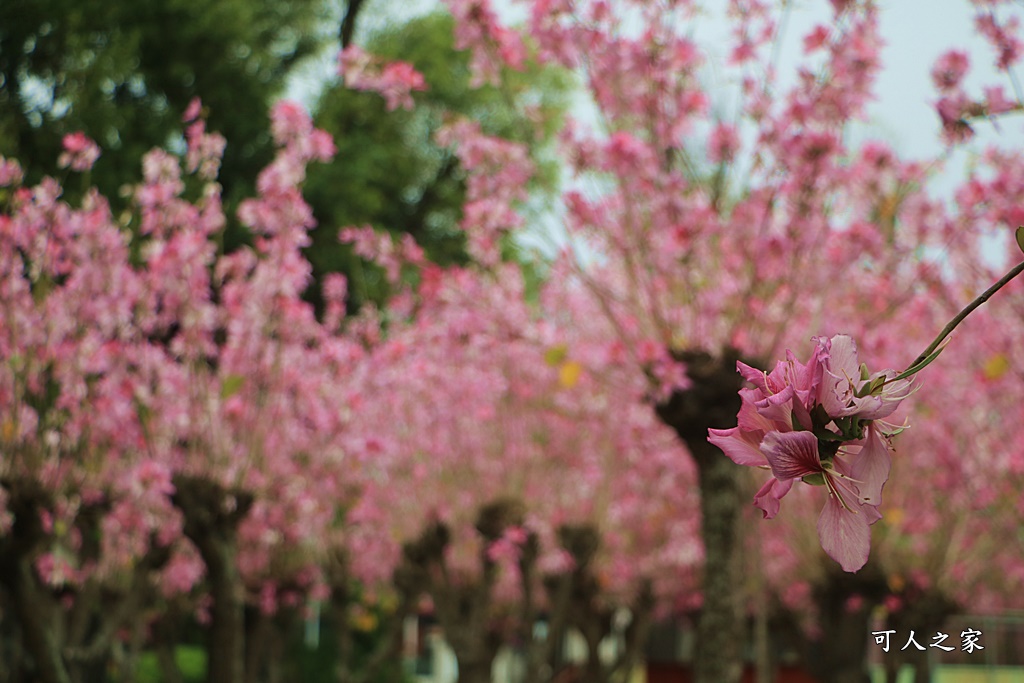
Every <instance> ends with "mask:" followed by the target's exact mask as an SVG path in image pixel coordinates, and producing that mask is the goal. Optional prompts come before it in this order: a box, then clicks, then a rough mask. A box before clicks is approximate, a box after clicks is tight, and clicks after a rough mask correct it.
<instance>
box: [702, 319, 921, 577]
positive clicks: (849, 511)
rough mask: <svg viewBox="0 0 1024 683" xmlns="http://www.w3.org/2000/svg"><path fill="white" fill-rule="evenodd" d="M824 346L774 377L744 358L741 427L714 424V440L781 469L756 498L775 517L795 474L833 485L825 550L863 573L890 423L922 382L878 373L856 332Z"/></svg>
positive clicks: (823, 531)
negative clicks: (865, 361) (861, 351)
mask: <svg viewBox="0 0 1024 683" xmlns="http://www.w3.org/2000/svg"><path fill="white" fill-rule="evenodd" d="M815 342H816V344H815V350H814V353H813V354H812V355H811V359H810V360H809V361H808V362H807V363H806V364H801V363H798V362H797V361H796V359H795V358H794V356H793V354H792V353H791V352H787V358H786V360H785V361H782V362H779V363H778V364H776V366H775V369H774V370H772V372H771V373H766V372H762V371H760V370H757V369H755V368H752V367H750V366H748V365H745V364H744V363H737V369H738V370H739V373H740V374H741V375H743V377H744V379H746V380H747V381H748V382H750V383H751V384H753V385H754V386H753V388H748V389H741V390H740V398H741V406H740V412H739V415H738V416H737V426H736V427H734V428H732V429H711V430H709V435H708V441H709V442H711V443H713V444H715V445H716V446H718V447H719V448H721V449H722V451H723V452H724V453H725V455H726V456H727V457H729V458H730V459H731V460H732V461H733V462H735V463H737V464H739V465H746V466H748V467H760V468H763V469H769V470H771V472H772V475H773V476H772V477H771V478H770V479H769V480H768V481H767V482H765V484H764V486H762V487H761V489H760V490H759V491H758V492H757V494H756V495H755V497H754V505H755V506H756V507H758V508H760V509H761V510H762V511H763V512H764V517H765V518H766V519H771V518H772V517H774V516H775V515H776V514H778V511H779V507H780V501H781V499H782V498H783V496H785V495H786V494H787V493H789V490H790V489H791V488H792V486H793V483H794V481H795V480H797V479H801V480H803V481H804V482H805V483H807V484H812V485H819V486H822V485H823V486H825V487H826V488H827V489H828V492H829V498H828V501H827V502H826V504H825V508H824V509H823V510H822V513H821V517H820V518H819V520H818V538H819V540H820V541H821V547H822V548H824V549H825V552H826V553H828V554H829V556H830V557H832V558H833V559H835V560H836V561H838V562H839V563H840V564H841V565H842V567H843V569H844V570H846V571H857V570H858V569H860V568H861V567H863V566H864V563H865V562H867V558H868V552H869V550H870V545H871V534H870V531H869V527H870V526H871V525H872V524H874V523H875V522H876V521H878V520H879V519H881V514H880V513H879V512H878V505H879V504H880V503H881V502H882V487H883V486H884V485H885V482H886V481H887V480H888V478H889V470H890V467H891V458H890V455H889V445H888V443H887V441H886V432H884V431H883V430H882V427H881V425H885V423H883V422H881V421H880V419H881V418H884V417H888V416H889V415H891V414H892V413H893V411H895V410H896V408H897V407H898V406H899V404H900V402H901V401H902V400H903V399H904V398H906V397H907V396H909V395H910V393H912V391H913V386H912V382H911V380H908V379H901V380H896V379H895V377H896V376H897V375H896V373H895V371H893V370H885V371H883V372H878V373H875V374H869V373H868V370H867V368H866V367H865V366H863V365H861V364H859V363H858V358H857V347H856V344H854V342H853V340H852V339H851V338H850V337H848V336H846V335H836V336H834V337H832V338H831V339H825V338H818V339H816V340H815ZM876 421H877V422H876ZM885 426H886V427H887V428H890V426H889V425H885Z"/></svg>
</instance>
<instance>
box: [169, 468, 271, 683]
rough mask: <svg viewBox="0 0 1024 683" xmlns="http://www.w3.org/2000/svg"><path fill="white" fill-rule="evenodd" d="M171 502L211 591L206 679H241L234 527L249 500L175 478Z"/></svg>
mask: <svg viewBox="0 0 1024 683" xmlns="http://www.w3.org/2000/svg"><path fill="white" fill-rule="evenodd" d="M174 487H175V493H174V496H173V500H174V504H175V505H176V506H177V507H178V508H179V509H180V510H181V511H182V516H183V517H184V518H185V528H184V531H185V535H186V536H188V538H189V540H191V541H192V542H193V543H194V544H195V546H196V548H197V549H198V550H199V554H200V556H201V557H202V558H203V563H204V564H205V565H206V581H207V584H208V585H209V588H210V597H211V598H212V603H213V604H212V606H211V609H210V632H209V649H208V652H207V669H206V680H208V681H209V682H210V683H243V681H244V680H245V679H244V677H245V594H244V592H243V587H242V582H241V577H240V576H239V573H238V566H237V565H236V563H235V556H236V553H237V547H236V546H237V531H238V524H239V523H240V522H241V521H242V519H243V518H244V517H245V515H246V514H247V513H248V511H249V508H250V507H251V505H252V496H251V495H248V494H246V493H244V492H231V491H226V490H224V488H223V487H221V486H220V485H219V484H217V483H215V482H212V481H208V480H205V479H198V478H194V477H186V476H176V477H175V478H174Z"/></svg>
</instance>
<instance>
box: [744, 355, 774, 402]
mask: <svg viewBox="0 0 1024 683" xmlns="http://www.w3.org/2000/svg"><path fill="white" fill-rule="evenodd" d="M736 372H738V373H740V375H741V376H742V377H743V379H745V380H747V381H748V382H750V383H751V384H753V385H754V386H755V387H757V388H758V389H760V390H761V391H762V392H764V393H765V394H770V393H772V392H770V391H769V390H768V386H767V385H766V384H765V374H764V372H763V371H761V370H758V369H757V368H752V367H750V366H749V365H747V364H746V363H743V362H742V361H736Z"/></svg>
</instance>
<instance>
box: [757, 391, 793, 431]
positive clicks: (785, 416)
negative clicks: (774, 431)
mask: <svg viewBox="0 0 1024 683" xmlns="http://www.w3.org/2000/svg"><path fill="white" fill-rule="evenodd" d="M754 405H755V406H756V407H757V412H759V413H760V414H761V415H763V416H764V417H766V418H767V419H769V420H771V421H772V422H780V423H782V424H784V425H790V424H792V422H793V420H792V417H791V415H792V413H793V387H791V386H787V387H786V388H784V389H783V390H782V391H780V392H779V393H777V394H773V395H772V396H769V397H767V398H765V399H762V400H760V401H758V402H757V403H755V404H754Z"/></svg>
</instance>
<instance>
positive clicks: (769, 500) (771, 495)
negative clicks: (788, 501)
mask: <svg viewBox="0 0 1024 683" xmlns="http://www.w3.org/2000/svg"><path fill="white" fill-rule="evenodd" d="M793 481H794V480H793V479H787V480H785V481H779V480H778V479H776V478H775V477H772V478H771V479H769V480H768V481H766V482H765V484H764V486H762V487H761V490H760V491H758V492H757V494H755V495H754V507H757V508H760V509H761V510H762V511H763V512H764V519H771V518H772V517H774V516H775V515H777V514H779V506H780V504H779V501H781V500H782V497H783V496H785V495H786V494H787V493H789V490H790V489H791V488H793Z"/></svg>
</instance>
